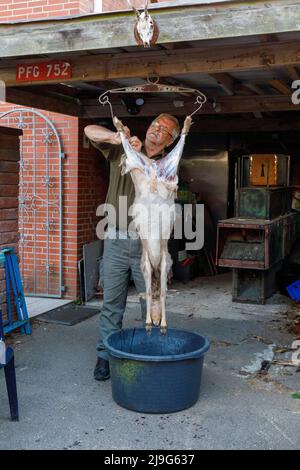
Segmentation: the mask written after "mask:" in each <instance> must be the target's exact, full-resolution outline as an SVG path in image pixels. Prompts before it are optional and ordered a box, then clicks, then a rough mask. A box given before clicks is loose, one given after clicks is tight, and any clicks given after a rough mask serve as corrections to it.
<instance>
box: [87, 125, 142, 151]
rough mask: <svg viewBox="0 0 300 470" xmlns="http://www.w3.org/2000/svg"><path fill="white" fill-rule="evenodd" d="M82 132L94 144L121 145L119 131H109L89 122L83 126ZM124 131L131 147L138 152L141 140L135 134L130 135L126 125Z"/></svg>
mask: <svg viewBox="0 0 300 470" xmlns="http://www.w3.org/2000/svg"><path fill="white" fill-rule="evenodd" d="M84 132H85V135H86V136H87V138H88V139H90V141H91V142H92V143H93V144H96V146H98V145H99V147H100V146H101V144H109V145H121V143H122V142H121V138H120V134H119V132H114V131H111V130H109V129H106V128H105V127H102V126H96V125H93V124H91V125H89V126H86V127H85V128H84ZM124 133H125V136H126V137H127V139H128V141H129V143H130V145H131V146H132V148H134V149H135V150H137V151H138V152H140V151H141V148H142V142H141V141H140V139H139V138H138V137H136V136H133V137H130V130H129V129H128V127H124Z"/></svg>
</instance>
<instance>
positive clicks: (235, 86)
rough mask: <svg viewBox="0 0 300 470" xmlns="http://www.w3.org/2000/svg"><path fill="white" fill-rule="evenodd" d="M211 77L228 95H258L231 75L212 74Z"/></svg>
mask: <svg viewBox="0 0 300 470" xmlns="http://www.w3.org/2000/svg"><path fill="white" fill-rule="evenodd" d="M210 75H211V77H213V78H214V79H215V80H216V81H217V83H218V84H219V85H220V86H221V87H222V88H223V90H224V91H225V93H227V95H236V94H242V95H249V93H250V94H254V95H255V94H257V92H256V91H255V90H253V88H251V87H248V85H247V84H244V82H241V81H239V80H237V79H235V78H234V77H232V75H230V74H229V73H212V74H210Z"/></svg>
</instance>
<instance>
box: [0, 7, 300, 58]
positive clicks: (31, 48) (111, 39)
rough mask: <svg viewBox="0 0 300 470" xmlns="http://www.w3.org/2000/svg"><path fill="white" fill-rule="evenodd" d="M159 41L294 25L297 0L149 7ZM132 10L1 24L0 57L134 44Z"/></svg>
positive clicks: (299, 12) (298, 16) (298, 17)
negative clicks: (158, 32)
mask: <svg viewBox="0 0 300 470" xmlns="http://www.w3.org/2000/svg"><path fill="white" fill-rule="evenodd" d="M151 15H152V16H153V18H154V19H155V20H156V21H157V23H158V25H159V29H160V36H159V40H158V43H159V44H165V43H176V42H182V41H203V40H211V39H221V38H239V37H241V36H253V35H270V34H278V33H287V32H295V31H299V25H300V8H299V2H298V1H297V0H276V2H274V1H273V2H272V3H270V2H269V4H266V1H265V0H256V1H247V2H244V1H235V0H232V1H228V2H223V3H219V4H218V3H217V2H216V3H215V4H214V5H212V4H207V3H206V2H205V3H202V2H201V3H200V4H193V5H183V6H180V5H179V6H178V5H175V6H172V7H165V8H163V7H162V8H157V9H156V8H154V9H152V10H151ZM134 20H135V17H134V14H133V13H132V11H127V12H114V13H110V14H98V15H91V16H83V17H82V16H81V17H77V18H67V19H66V18H63V19H61V20H58V19H55V20H53V19H52V20H48V21H45V20H44V21H32V22H26V23H18V24H7V23H6V24H1V25H0V35H1V57H2V58H4V57H26V55H38V54H53V53H57V52H64V53H68V52H77V51H93V50H99V49H110V48H120V47H130V46H136V42H135V39H134V34H133V25H134Z"/></svg>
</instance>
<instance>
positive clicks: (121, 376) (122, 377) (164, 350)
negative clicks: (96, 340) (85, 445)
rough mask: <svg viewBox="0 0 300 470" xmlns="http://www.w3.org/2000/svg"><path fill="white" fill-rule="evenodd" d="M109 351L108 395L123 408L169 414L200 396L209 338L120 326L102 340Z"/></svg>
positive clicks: (178, 332) (189, 404)
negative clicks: (109, 380) (122, 327)
mask: <svg viewBox="0 0 300 470" xmlns="http://www.w3.org/2000/svg"><path fill="white" fill-rule="evenodd" d="M104 344H105V347H106V349H107V350H108V351H109V363H110V375H111V385H112V395H113V399H114V400H115V402H116V403H118V404H119V405H120V406H123V407H124V408H128V409H130V410H134V411H140V412H144V413H171V412H174V411H179V410H183V409H185V408H189V407H190V406H192V405H194V404H195V403H196V401H197V400H198V398H199V393H200V385H201V376H202V368H203V359H204V354H205V353H206V351H207V350H208V349H209V341H208V339H207V338H206V337H204V336H201V335H200V334H198V333H195V332H191V331H186V330H178V329H172V328H170V329H168V330H167V333H166V335H162V334H161V332H160V329H159V328H152V330H151V333H149V334H147V333H146V330H145V328H133V329H124V330H120V331H117V332H115V333H111V334H110V335H109V336H107V338H106V339H105V340H104Z"/></svg>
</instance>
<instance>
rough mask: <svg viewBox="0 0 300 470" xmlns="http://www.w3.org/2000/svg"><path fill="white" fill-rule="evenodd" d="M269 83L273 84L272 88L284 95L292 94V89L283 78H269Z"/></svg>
mask: <svg viewBox="0 0 300 470" xmlns="http://www.w3.org/2000/svg"><path fill="white" fill-rule="evenodd" d="M268 83H269V85H271V87H272V88H274V89H275V90H277V91H279V92H280V93H281V94H282V95H291V94H292V89H291V88H290V87H289V86H287V85H286V84H285V83H284V82H283V81H282V80H276V79H274V80H269V81H268Z"/></svg>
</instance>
